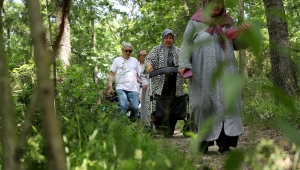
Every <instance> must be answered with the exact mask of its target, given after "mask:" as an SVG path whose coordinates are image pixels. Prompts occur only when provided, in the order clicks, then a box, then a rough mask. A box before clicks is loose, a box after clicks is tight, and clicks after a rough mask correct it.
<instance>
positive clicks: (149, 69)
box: [146, 64, 153, 73]
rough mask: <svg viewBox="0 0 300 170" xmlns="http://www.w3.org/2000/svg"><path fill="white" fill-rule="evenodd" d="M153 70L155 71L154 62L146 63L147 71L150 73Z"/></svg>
mask: <svg viewBox="0 0 300 170" xmlns="http://www.w3.org/2000/svg"><path fill="white" fill-rule="evenodd" d="M151 71H153V66H152V64H147V65H146V73H150V72H151Z"/></svg>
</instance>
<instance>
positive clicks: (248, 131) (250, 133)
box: [165, 127, 291, 170]
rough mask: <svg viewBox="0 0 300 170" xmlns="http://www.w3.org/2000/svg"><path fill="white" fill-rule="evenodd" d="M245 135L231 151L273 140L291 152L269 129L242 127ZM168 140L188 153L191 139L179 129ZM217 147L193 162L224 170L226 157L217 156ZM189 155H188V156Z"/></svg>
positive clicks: (244, 167) (281, 138) (281, 139)
mask: <svg viewBox="0 0 300 170" xmlns="http://www.w3.org/2000/svg"><path fill="white" fill-rule="evenodd" d="M244 131H245V133H244V134H243V135H241V136H240V138H239V143H238V147H237V148H232V150H235V149H240V150H246V149H249V148H251V147H255V146H256V145H257V144H258V143H259V142H260V141H261V140H262V139H273V140H274V141H275V143H276V144H278V145H279V146H280V147H281V148H283V150H285V151H286V153H289V152H290V151H291V144H290V143H289V142H287V140H286V138H285V137H284V135H283V134H282V133H280V132H278V131H277V130H274V129H271V128H262V129H254V128H253V127H252V128H250V127H244ZM165 140H169V141H170V143H172V144H173V145H174V146H175V147H176V148H177V149H178V151H179V152H181V153H183V154H187V153H188V152H189V144H190V143H191V138H186V137H184V136H183V134H182V133H180V129H177V130H176V131H175V133H174V137H173V138H170V139H165ZM217 150H218V146H216V145H214V146H211V147H209V150H208V153H207V154H205V155H201V154H200V153H198V154H196V155H194V156H193V157H194V161H195V163H196V164H197V166H198V167H200V166H201V167H203V166H205V165H207V166H208V167H209V168H212V169H214V170H221V169H224V168H223V167H224V162H225V159H226V158H227V156H228V155H224V154H219V153H218V152H217ZM189 155H190V154H189ZM242 169H243V170H248V169H250V168H249V167H248V166H247V165H243V166H242Z"/></svg>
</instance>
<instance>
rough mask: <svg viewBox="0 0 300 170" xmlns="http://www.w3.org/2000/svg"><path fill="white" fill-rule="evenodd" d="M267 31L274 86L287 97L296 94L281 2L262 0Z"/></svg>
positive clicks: (296, 89) (296, 86) (277, 0)
mask: <svg viewBox="0 0 300 170" xmlns="http://www.w3.org/2000/svg"><path fill="white" fill-rule="evenodd" d="M264 5H265V13H266V17H267V26H268V31H269V44H270V57H271V64H272V78H273V81H274V84H275V86H277V87H279V88H281V89H282V90H283V91H284V92H286V93H287V94H289V95H294V94H298V92H299V87H298V85H297V79H296V74H295V69H294V65H293V62H292V59H291V54H290V43H289V37H288V27H287V22H286V18H285V12H284V7H283V2H282V0H264Z"/></svg>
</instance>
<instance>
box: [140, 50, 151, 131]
mask: <svg viewBox="0 0 300 170" xmlns="http://www.w3.org/2000/svg"><path fill="white" fill-rule="evenodd" d="M146 56H147V51H146V50H140V51H138V60H139V66H140V80H141V84H139V85H140V89H139V101H140V104H141V107H140V114H141V120H142V121H143V123H144V124H145V126H146V127H150V120H151V117H150V113H149V112H147V109H146V106H145V97H146V91H147V89H148V84H149V82H148V78H147V74H146V71H145V68H146V65H145V58H146Z"/></svg>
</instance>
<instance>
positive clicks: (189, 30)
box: [178, 20, 194, 75]
mask: <svg viewBox="0 0 300 170" xmlns="http://www.w3.org/2000/svg"><path fill="white" fill-rule="evenodd" d="M193 22H194V21H193V20H190V21H189V22H188V25H187V27H186V29H185V31H184V35H183V42H182V44H181V47H180V52H179V68H178V69H179V74H180V75H182V74H183V72H184V71H185V68H188V69H192V64H191V57H192V53H193V44H194V38H193V35H194V23H193Z"/></svg>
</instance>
